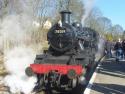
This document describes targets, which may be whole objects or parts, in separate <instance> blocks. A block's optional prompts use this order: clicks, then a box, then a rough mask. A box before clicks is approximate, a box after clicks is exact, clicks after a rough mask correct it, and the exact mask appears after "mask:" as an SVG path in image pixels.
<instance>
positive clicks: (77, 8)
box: [55, 0, 84, 22]
mask: <svg viewBox="0 0 125 94" xmlns="http://www.w3.org/2000/svg"><path fill="white" fill-rule="evenodd" d="M55 10H56V14H57V17H58V18H59V12H60V11H62V10H69V11H71V12H72V20H73V21H74V20H76V21H79V22H80V21H81V19H82V15H83V14H84V4H83V2H82V0H58V1H57V0H56V7H55Z"/></svg>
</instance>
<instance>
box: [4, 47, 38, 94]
mask: <svg viewBox="0 0 125 94" xmlns="http://www.w3.org/2000/svg"><path fill="white" fill-rule="evenodd" d="M34 57H35V54H34V53H33V51H32V50H31V49H30V48H24V47H16V48H14V49H12V50H11V51H9V52H8V53H7V55H6V56H5V63H4V64H5V68H6V69H7V71H8V72H9V75H7V76H6V77H5V79H4V81H5V85H7V86H9V87H10V92H12V93H17V92H23V93H25V94H29V93H31V92H32V90H33V88H34V86H35V83H36V77H27V76H26V75H25V68H26V67H28V66H29V65H30V64H32V63H33V61H34Z"/></svg>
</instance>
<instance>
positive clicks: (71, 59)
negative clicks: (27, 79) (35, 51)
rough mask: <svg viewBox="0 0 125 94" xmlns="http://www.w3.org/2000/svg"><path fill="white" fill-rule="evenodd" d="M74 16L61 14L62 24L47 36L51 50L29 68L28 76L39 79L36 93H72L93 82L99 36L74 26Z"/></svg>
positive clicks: (84, 28) (37, 57) (46, 51)
mask: <svg viewBox="0 0 125 94" xmlns="http://www.w3.org/2000/svg"><path fill="white" fill-rule="evenodd" d="M70 14H71V12H69V11H62V12H61V22H60V23H57V24H55V25H53V26H52V28H51V29H50V30H49V32H48V34H47V39H48V42H49V44H50V46H49V48H48V50H44V53H43V54H40V55H36V59H35V61H34V64H31V65H30V66H29V67H28V68H26V74H27V75H28V76H32V75H37V78H38V81H37V84H36V87H35V89H38V88H39V89H41V90H47V89H48V88H49V89H56V90H59V91H61V90H63V91H69V90H72V89H73V88H75V87H77V86H78V85H79V84H82V85H84V84H85V83H86V82H87V80H88V79H89V78H88V76H89V73H90V71H91V70H92V69H93V68H94V66H95V53H96V52H97V50H98V37H99V35H98V33H97V32H95V31H94V30H92V29H90V28H87V27H82V25H81V24H80V23H78V22H75V23H73V24H71V23H70Z"/></svg>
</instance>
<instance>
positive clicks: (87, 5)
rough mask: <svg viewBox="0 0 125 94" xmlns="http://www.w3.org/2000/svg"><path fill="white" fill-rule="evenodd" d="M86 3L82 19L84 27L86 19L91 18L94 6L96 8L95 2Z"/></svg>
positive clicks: (88, 1) (92, 0)
mask: <svg viewBox="0 0 125 94" xmlns="http://www.w3.org/2000/svg"><path fill="white" fill-rule="evenodd" d="M84 3H85V7H84V8H85V14H84V15H83V17H82V24H83V25H84V21H85V19H86V18H87V17H88V16H89V14H90V12H91V10H92V8H93V6H94V3H95V0H84Z"/></svg>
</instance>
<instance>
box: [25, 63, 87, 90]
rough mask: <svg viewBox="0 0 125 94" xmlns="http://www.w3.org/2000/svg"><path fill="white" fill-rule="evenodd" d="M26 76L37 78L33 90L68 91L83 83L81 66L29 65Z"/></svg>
mask: <svg viewBox="0 0 125 94" xmlns="http://www.w3.org/2000/svg"><path fill="white" fill-rule="evenodd" d="M25 73H26V75H27V76H33V75H36V76H37V78H38V81H37V84H36V87H35V89H40V90H46V89H48V88H49V89H56V90H63V91H69V90H72V89H73V88H74V87H76V86H77V85H78V84H80V83H83V82H84V80H85V79H84V76H83V73H84V70H83V67H82V66H81V65H66V64H31V65H30V66H29V67H27V68H26V70H25Z"/></svg>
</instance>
